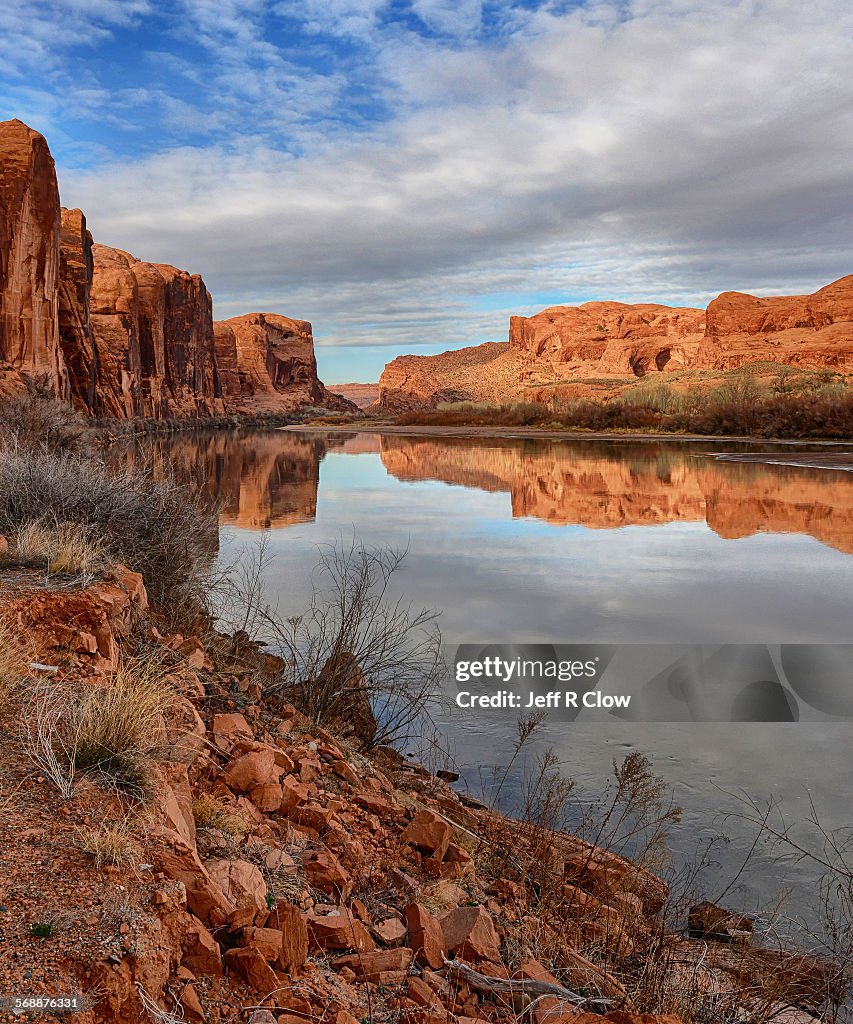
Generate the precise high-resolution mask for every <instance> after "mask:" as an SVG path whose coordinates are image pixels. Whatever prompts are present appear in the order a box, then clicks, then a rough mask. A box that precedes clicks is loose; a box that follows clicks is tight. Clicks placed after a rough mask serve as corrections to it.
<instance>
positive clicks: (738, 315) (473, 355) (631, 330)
mask: <svg viewBox="0 0 853 1024" xmlns="http://www.w3.org/2000/svg"><path fill="white" fill-rule="evenodd" d="M766 361H771V362H774V363H781V364H785V365H790V366H796V367H801V368H804V369H821V368H829V369H833V370H841V371H844V372H851V371H853V275H851V276H848V277H843V278H841V279H840V280H838V281H835V282H834V283H833V284H829V285H827V286H826V287H825V288H821V289H820V290H819V291H817V292H815V293H814V294H813V295H795V296H781V297H771V298H757V297H755V296H753V295H745V294H741V293H739V292H724V293H723V294H722V295H720V296H719V297H718V298H716V299H715V300H714V301H713V302H712V303H711V304H710V305H709V306H708V309H707V310H701V309H692V308H678V307H670V306H662V305H656V304H650V303H641V304H638V305H627V304H625V303H621V302H587V303H584V305H582V306H552V307H550V308H548V309H544V310H542V312H541V313H537V314H536V315H535V316H530V317H523V316H513V317H511V318H510V326H509V345H508V346H507V345H500V344H497V343H491V344H487V345H478V346H476V347H474V348H462V349H456V350H454V351H451V352H444V353H442V354H441V355H437V356H400V357H398V358H397V359H395V360H393V361H392V362H390V363H389V364H388V365H387V366H386V367H385V370H384V372H383V374H382V376H381V377H380V379H379V387H380V394H379V401H378V407H379V408H380V409H382V410H385V411H389V412H400V411H403V410H407V409H413V410H417V409H424V408H429V407H433V406H436V405H438V404H439V403H440V402H446V401H463V400H473V401H498V402H511V401H518V400H522V399H536V398H537V389H539V388H542V387H546V386H548V387H551V388H553V386H554V385H560V384H571V383H572V382H573V381H582V380H584V379H585V378H612V379H613V380H614V381H618V380H619V379H620V378H621V379H631V378H632V377H644V376H646V375H647V374H655V373H658V372H662V373H669V372H672V371H674V370H727V369H732V368H737V367H741V366H746V365H748V364H750V363H757V362H766ZM550 393H551V392H550V391H548V392H545V391H542V392H538V397H540V398H543V399H544V398H545V397H546V395H547V394H550Z"/></svg>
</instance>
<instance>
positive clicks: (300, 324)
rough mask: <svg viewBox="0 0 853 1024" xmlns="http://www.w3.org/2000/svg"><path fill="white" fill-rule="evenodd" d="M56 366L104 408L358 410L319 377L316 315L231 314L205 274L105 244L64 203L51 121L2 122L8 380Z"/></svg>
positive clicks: (1, 365)
mask: <svg viewBox="0 0 853 1024" xmlns="http://www.w3.org/2000/svg"><path fill="white" fill-rule="evenodd" d="M45 379H46V380H47V381H49V383H50V386H51V388H52V390H53V392H54V393H55V394H56V396H57V397H62V398H68V399H70V400H72V401H73V402H74V404H75V405H77V406H78V407H79V408H81V409H85V410H88V411H89V412H92V413H95V414H97V415H107V416H115V417H120V418H127V417H133V416H149V417H153V418H157V419H164V418H171V417H185V416H209V415H213V414H221V413H225V412H234V413H242V414H253V413H257V412H264V413H267V412H271V413H282V412H291V411H294V410H296V409H299V408H301V407H304V406H308V405H315V406H322V407H325V408H329V409H339V410H342V411H347V412H354V411H355V406H354V405H352V404H351V403H349V402H347V401H346V400H345V399H342V398H340V397H339V396H336V395H333V394H331V393H329V392H328V391H327V390H326V389H325V388H324V386H323V385H322V383H321V382H320V381H319V380H318V379H317V365H316V361H315V359H314V343H313V338H312V334H311V325H310V324H309V323H306V322H305V321H302V320H292V319H290V318H288V317H284V316H278V315H277V314H273V313H253V314H249V315H248V316H245V317H237V318H235V319H234V320H231V321H226V322H225V323H224V324H220V325H218V328H217V333H216V336H214V326H213V315H212V300H211V296H210V293H209V292H208V290H207V288H206V287H205V284H204V281H203V280H202V279H201V277H200V276H199V275H198V274H191V273H189V272H187V271H185V270H179V269H177V268H175V267H171V266H168V265H166V264H162V263H146V262H144V261H142V260H139V259H137V258H136V257H135V256H132V255H131V254H130V253H128V252H125V251H124V250H122V249H115V248H111V247H109V246H105V245H94V244H93V240H92V236H91V234H90V233H89V231H88V230H87V228H86V218H85V216H84V215H83V213H82V212H81V211H80V210H61V209H60V205H59V190H58V188H57V182H56V172H55V169H54V164H53V159H52V157H51V155H50V150H49V149H48V146H47V143H46V141H45V140H44V138H43V137H42V136H41V135H39V133H38V132H35V131H33V130H32V129H31V128H28V127H27V126H26V125H25V124H23V123H22V122H21V121H4V122H2V123H0V391H10V390H20V389H21V388H22V387H23V386H24V385H25V384H26V383H27V381H28V380H39V381H43V380H45Z"/></svg>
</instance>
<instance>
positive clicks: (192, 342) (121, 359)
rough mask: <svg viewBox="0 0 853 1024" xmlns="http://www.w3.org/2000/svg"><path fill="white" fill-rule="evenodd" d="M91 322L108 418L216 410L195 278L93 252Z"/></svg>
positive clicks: (205, 317) (209, 333)
mask: <svg viewBox="0 0 853 1024" xmlns="http://www.w3.org/2000/svg"><path fill="white" fill-rule="evenodd" d="M94 263H95V266H94V277H93V280H92V291H91V298H90V318H91V323H92V331H93V334H94V337H95V343H96V345H97V350H98V358H99V371H98V391H99V394H100V396H101V399H102V401H103V405H104V409H105V411H106V412H108V413H109V414H111V415H113V416H119V417H130V416H152V417H154V418H156V419H165V418H168V417H171V416H186V415H201V416H206V415H210V414H211V413H213V412H223V411H224V405H223V403H222V402H221V398H222V391H221V386H220V383H219V376H218V373H217V370H216V357H215V353H214V344H213V304H212V301H211V297H210V293H209V292H208V290H207V288H206V287H205V284H204V281H202V279H201V278H200V277H199V276H198V274H189V273H187V271H185V270H177V269H176V268H175V267H170V266H167V265H166V264H162V263H144V262H142V261H141V260H137V259H136V258H135V257H133V256H131V255H130V253H127V252H124V251H122V250H121V249H112V248H110V247H109V246H105V245H95V246H94Z"/></svg>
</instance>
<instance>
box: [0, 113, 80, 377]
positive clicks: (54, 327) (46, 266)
mask: <svg viewBox="0 0 853 1024" xmlns="http://www.w3.org/2000/svg"><path fill="white" fill-rule="evenodd" d="M0 168H2V173H0V372H2V377H3V378H4V380H5V387H6V388H9V387H14V386H15V385H16V384H18V383H20V380H21V378H22V376H23V377H26V376H27V375H29V376H32V377H34V376H41V377H49V379H50V380H51V382H52V384H53V387H54V389H55V390H56V392H57V394H60V393H62V392H63V391H64V389H65V387H66V381H65V361H64V359H63V357H62V352H61V349H60V347H59V330H58V323H57V290H58V287H59V237H60V230H61V225H60V213H59V190H58V188H57V185H56V171H55V169H54V166H53V158H52V157H51V155H50V150H49V149H48V147H47V143H46V142H45V140H44V139H43V138H42V136H41V135H39V134H38V132H34V131H33V130H32V129H31V128H28V127H27V126H26V125H25V124H23V122H21V121H18V120H14V121H3V122H0ZM0 386H3V384H0Z"/></svg>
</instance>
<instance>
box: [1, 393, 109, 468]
mask: <svg viewBox="0 0 853 1024" xmlns="http://www.w3.org/2000/svg"><path fill="white" fill-rule="evenodd" d="M91 437H92V431H91V427H90V425H89V423H88V421H87V420H86V417H85V416H83V415H82V414H81V413H79V412H77V411H76V410H75V409H73V408H72V407H71V406H70V405H68V404H67V403H64V402H58V401H56V399H55V398H54V396H53V393H52V390H51V389H50V388H49V387H48V386H46V385H45V383H44V382H42V381H33V382H31V383H30V385H29V388H28V389H27V391H25V392H23V393H22V394H19V395H9V396H5V397H3V398H0V448H17V449H18V450H20V451H41V450H45V449H46V450H48V451H54V452H79V451H83V450H84V449H85V448H87V447H88V446H89V443H90V439H91Z"/></svg>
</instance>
